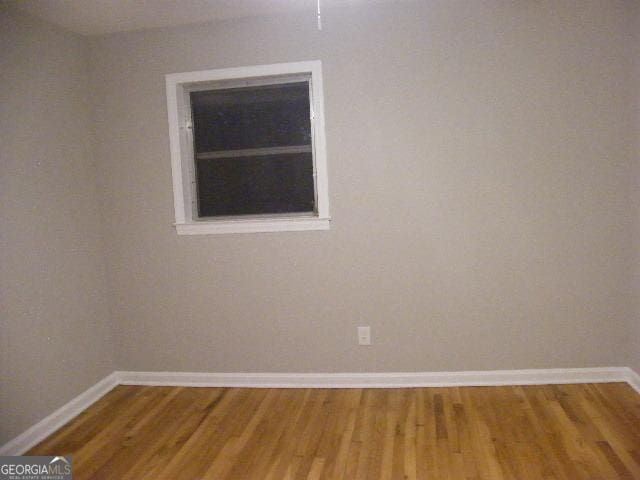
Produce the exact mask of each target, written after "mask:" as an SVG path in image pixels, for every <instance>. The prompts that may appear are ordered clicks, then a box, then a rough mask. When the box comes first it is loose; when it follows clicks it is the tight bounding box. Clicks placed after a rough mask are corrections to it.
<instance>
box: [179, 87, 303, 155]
mask: <svg viewBox="0 0 640 480" xmlns="http://www.w3.org/2000/svg"><path fill="white" fill-rule="evenodd" d="M190 96H191V108H192V114H193V122H194V138H195V151H196V153H203V152H214V151H225V150H243V149H249V148H265V147H282V146H291V145H309V144H311V120H310V110H309V83H308V82H297V83H285V84H278V85H265V86H258V87H243V88H229V89H221V90H207V91H202V92H192V93H191V94H190Z"/></svg>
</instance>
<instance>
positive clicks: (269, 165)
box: [196, 152, 315, 217]
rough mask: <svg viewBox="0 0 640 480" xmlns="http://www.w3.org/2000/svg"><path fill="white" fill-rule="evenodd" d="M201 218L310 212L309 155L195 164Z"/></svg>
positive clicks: (211, 160)
mask: <svg viewBox="0 0 640 480" xmlns="http://www.w3.org/2000/svg"><path fill="white" fill-rule="evenodd" d="M196 166H197V174H196V178H197V188H198V214H199V216H200V217H215V216H223V215H250V214H263V213H294V212H313V211H314V209H315V194H314V184H313V158H312V154H311V153H310V152H304V153H287V154H278V155H260V156H253V157H232V158H215V159H199V160H196Z"/></svg>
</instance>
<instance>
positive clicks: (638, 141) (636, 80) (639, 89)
mask: <svg viewBox="0 0 640 480" xmlns="http://www.w3.org/2000/svg"><path fill="white" fill-rule="evenodd" d="M634 6H635V15H630V22H632V23H633V32H634V34H635V36H633V37H632V38H633V40H632V41H631V42H630V50H631V58H632V59H633V62H634V63H633V67H634V75H633V76H632V79H633V84H634V85H635V102H633V105H634V107H635V116H634V122H633V123H632V127H631V133H630V137H631V138H632V139H633V140H634V141H635V143H633V144H632V147H633V148H635V150H634V152H633V158H634V174H633V191H632V194H633V197H632V202H633V203H632V204H633V214H634V222H635V230H634V233H635V236H634V244H633V251H634V254H635V260H634V263H633V265H634V272H633V273H634V277H633V282H632V285H633V298H634V306H635V309H634V312H633V315H631V316H630V317H629V320H630V322H631V323H630V335H629V339H630V342H631V344H630V356H629V361H628V364H629V366H631V368H633V369H634V370H635V371H636V372H637V373H638V374H639V375H640V2H635V3H634Z"/></svg>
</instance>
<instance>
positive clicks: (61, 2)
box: [7, 0, 398, 35]
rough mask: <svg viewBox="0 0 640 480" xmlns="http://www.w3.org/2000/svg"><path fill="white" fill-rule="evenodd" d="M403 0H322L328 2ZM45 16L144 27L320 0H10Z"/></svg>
mask: <svg viewBox="0 0 640 480" xmlns="http://www.w3.org/2000/svg"><path fill="white" fill-rule="evenodd" d="M390 1H398V0H321V4H322V8H327V7H334V6H341V5H352V4H367V3H382V2H384V3H386V2H390ZM7 3H9V4H11V5H13V6H14V7H15V8H17V9H19V10H21V11H24V12H26V13H29V14H31V15H33V16H35V17H38V18H40V19H42V20H45V21H48V22H50V23H53V24H56V25H58V26H60V27H63V28H65V29H67V30H71V31H73V32H76V33H79V34H82V35H100V34H105V33H115V32H125V31H131V30H143V29H147V28H157V27H168V26H176V25H186V24H190V23H200V22H208V21H215V20H224V19H229V18H240V17H253V16H261V15H272V14H278V13H285V12H290V11H304V10H307V11H309V14H310V15H314V12H315V10H316V5H317V0H9V1H8V2H7Z"/></svg>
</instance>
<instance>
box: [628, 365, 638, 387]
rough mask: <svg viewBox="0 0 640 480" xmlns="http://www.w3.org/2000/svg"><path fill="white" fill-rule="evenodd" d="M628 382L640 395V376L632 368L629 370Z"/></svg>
mask: <svg viewBox="0 0 640 480" xmlns="http://www.w3.org/2000/svg"><path fill="white" fill-rule="evenodd" d="M626 382H627V383H628V384H629V385H631V387H632V388H633V389H634V390H635V391H636V392H638V393H640V375H638V373H637V372H635V371H634V370H633V369H631V368H627V379H626Z"/></svg>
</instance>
